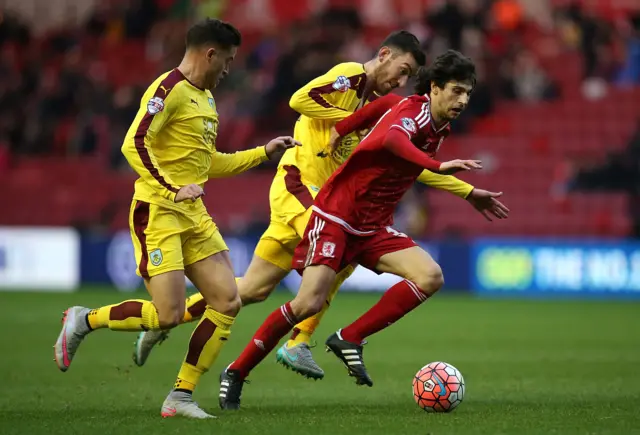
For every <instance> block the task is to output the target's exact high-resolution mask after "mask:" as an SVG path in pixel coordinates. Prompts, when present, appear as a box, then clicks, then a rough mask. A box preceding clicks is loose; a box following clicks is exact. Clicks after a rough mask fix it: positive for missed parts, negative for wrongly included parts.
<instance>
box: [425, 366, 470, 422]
mask: <svg viewBox="0 0 640 435" xmlns="http://www.w3.org/2000/svg"><path fill="white" fill-rule="evenodd" d="M413 398H414V399H415V401H416V403H417V404H418V406H419V407H420V408H422V409H424V410H425V411H427V412H451V411H453V410H454V409H455V408H456V407H457V406H458V405H460V402H462V399H463V398H464V379H463V378H462V374H461V373H460V372H459V371H458V369H457V368H455V367H454V366H452V365H451V364H447V363H445V362H432V363H430V364H427V365H426V366H424V367H422V368H421V369H420V371H418V373H416V375H415V377H414V378H413Z"/></svg>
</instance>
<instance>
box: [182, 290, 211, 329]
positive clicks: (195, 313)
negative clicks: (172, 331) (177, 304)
mask: <svg viewBox="0 0 640 435" xmlns="http://www.w3.org/2000/svg"><path fill="white" fill-rule="evenodd" d="M185 302H186V303H185V307H184V317H183V318H182V323H189V322H193V321H194V320H198V319H200V317H202V314H203V313H204V310H205V309H206V308H207V303H206V302H205V300H204V297H203V296H202V295H201V294H200V293H196V294H193V295H191V296H189V297H188V298H187V300H186V301H185Z"/></svg>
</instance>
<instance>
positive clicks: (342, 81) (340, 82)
mask: <svg viewBox="0 0 640 435" xmlns="http://www.w3.org/2000/svg"><path fill="white" fill-rule="evenodd" d="M350 88H351V80H349V79H348V78H347V77H346V76H338V78H337V79H336V81H335V82H333V89H335V90H336V91H340V92H347V91H348V90H349V89H350Z"/></svg>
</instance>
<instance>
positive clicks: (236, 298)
mask: <svg viewBox="0 0 640 435" xmlns="http://www.w3.org/2000/svg"><path fill="white" fill-rule="evenodd" d="M217 305H218V307H217V308H218V309H217V310H216V311H218V312H219V313H221V314H224V315H225V316H230V317H236V316H237V315H238V313H239V312H240V308H242V300H241V299H240V295H239V294H237V293H236V294H234V295H233V296H231V297H229V298H228V299H227V300H226V301H223V302H222V303H219V304H217Z"/></svg>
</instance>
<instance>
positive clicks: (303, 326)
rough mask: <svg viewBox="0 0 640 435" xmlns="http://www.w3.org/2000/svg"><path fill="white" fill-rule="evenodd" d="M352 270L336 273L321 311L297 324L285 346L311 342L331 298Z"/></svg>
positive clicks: (346, 268)
mask: <svg viewBox="0 0 640 435" xmlns="http://www.w3.org/2000/svg"><path fill="white" fill-rule="evenodd" d="M353 270H354V269H353V267H352V266H347V267H345V268H344V269H342V270H341V271H340V273H338V275H337V276H336V282H335V283H334V284H333V287H332V288H331V291H330V292H329V295H328V296H327V300H326V301H325V303H324V305H323V306H322V310H321V311H320V312H319V313H318V314H316V315H315V316H312V317H309V318H308V319H306V320H303V321H302V322H300V323H298V324H297V325H296V326H295V327H294V328H293V333H292V334H291V338H290V339H289V341H288V342H287V346H295V345H297V344H300V343H307V344H309V343H310V342H311V336H312V335H313V333H314V332H315V330H316V328H317V327H318V325H319V324H320V321H321V320H322V316H324V313H326V312H327V310H328V309H329V305H330V304H331V301H332V300H333V298H334V297H335V296H336V293H338V290H339V289H340V286H341V285H342V283H343V282H344V281H345V280H346V279H347V278H349V277H350V276H351V274H352V273H353Z"/></svg>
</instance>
